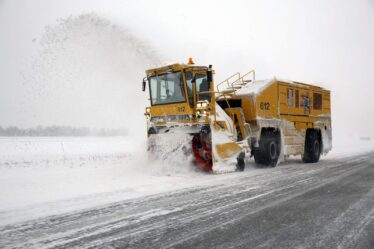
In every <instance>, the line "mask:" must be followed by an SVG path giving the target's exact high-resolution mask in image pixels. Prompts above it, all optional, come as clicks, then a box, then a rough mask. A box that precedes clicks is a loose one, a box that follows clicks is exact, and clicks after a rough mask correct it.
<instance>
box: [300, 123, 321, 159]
mask: <svg viewBox="0 0 374 249" xmlns="http://www.w3.org/2000/svg"><path fill="white" fill-rule="evenodd" d="M320 156H321V140H320V137H319V134H318V132H317V131H316V130H309V131H307V133H306V136H305V148H304V156H303V158H302V159H303V162H304V163H316V162H318V161H319V158H320Z"/></svg>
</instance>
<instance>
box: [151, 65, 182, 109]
mask: <svg viewBox="0 0 374 249" xmlns="http://www.w3.org/2000/svg"><path fill="white" fill-rule="evenodd" d="M149 82H150V91H151V104H152V105H163V104H170V103H179V102H185V101H186V95H185V93H184V88H183V80H182V74H181V72H176V73H167V74H163V75H157V76H152V77H150V80H149Z"/></svg>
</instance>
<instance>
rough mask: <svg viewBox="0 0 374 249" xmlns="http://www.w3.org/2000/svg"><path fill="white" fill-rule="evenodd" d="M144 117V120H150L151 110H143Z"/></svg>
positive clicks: (148, 108)
mask: <svg viewBox="0 0 374 249" xmlns="http://www.w3.org/2000/svg"><path fill="white" fill-rule="evenodd" d="M144 116H145V117H146V118H150V117H151V108H150V107H147V108H145V113H144Z"/></svg>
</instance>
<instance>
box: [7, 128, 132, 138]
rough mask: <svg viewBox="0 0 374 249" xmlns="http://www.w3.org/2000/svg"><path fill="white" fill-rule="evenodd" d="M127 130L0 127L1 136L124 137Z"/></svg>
mask: <svg viewBox="0 0 374 249" xmlns="http://www.w3.org/2000/svg"><path fill="white" fill-rule="evenodd" d="M124 135H127V131H126V129H123V128H118V129H89V128H86V127H72V126H37V127H35V128H26V129H24V128H19V127H17V126H9V127H2V126H0V136H6V137H9V136H12V137H13V136H43V137H47V136H51V137H54V136H124Z"/></svg>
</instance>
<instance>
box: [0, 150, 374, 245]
mask: <svg viewBox="0 0 374 249" xmlns="http://www.w3.org/2000/svg"><path fill="white" fill-rule="evenodd" d="M228 179H229V181H228ZM0 248H374V153H367V154H363V155H359V156H352V157H345V158H342V159H340V160H339V159H338V160H337V159H324V160H322V161H320V162H319V163H317V164H302V163H301V162H299V160H296V159H293V160H290V161H289V162H285V163H282V164H280V165H278V166H277V167H276V168H267V169H257V168H253V167H249V168H247V169H246V171H244V172H237V173H232V174H230V177H229V178H227V177H225V178H220V179H218V180H217V182H214V183H212V184H210V185H201V186H194V187H192V188H185V189H182V190H177V191H173V192H169V193H161V194H157V195H152V196H148V197H142V198H137V199H131V200H126V201H118V202H116V203H112V204H110V205H105V206H99V207H95V208H91V209H85V210H81V211H75V212H70V213H66V214H61V215H55V216H49V217H43V218H38V219H34V220H29V221H25V222H21V223H16V224H9V225H4V226H2V227H0Z"/></svg>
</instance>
